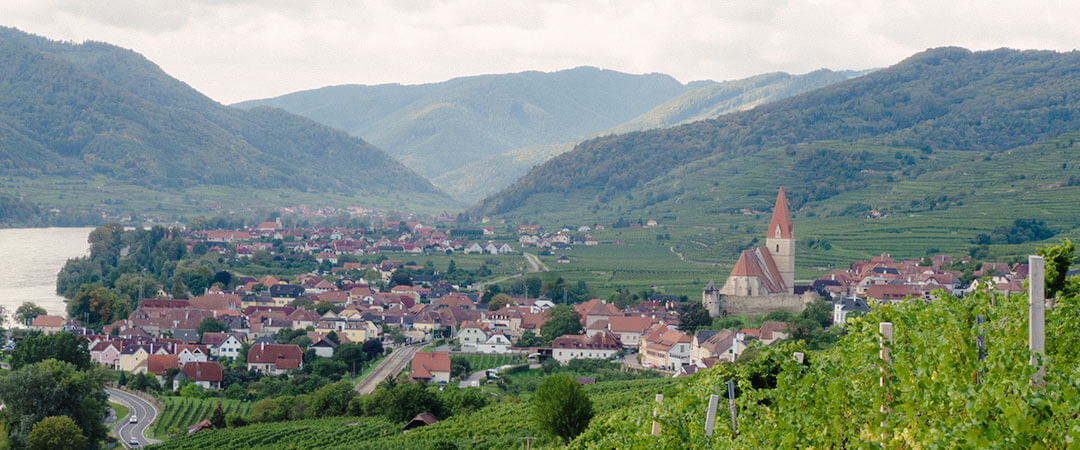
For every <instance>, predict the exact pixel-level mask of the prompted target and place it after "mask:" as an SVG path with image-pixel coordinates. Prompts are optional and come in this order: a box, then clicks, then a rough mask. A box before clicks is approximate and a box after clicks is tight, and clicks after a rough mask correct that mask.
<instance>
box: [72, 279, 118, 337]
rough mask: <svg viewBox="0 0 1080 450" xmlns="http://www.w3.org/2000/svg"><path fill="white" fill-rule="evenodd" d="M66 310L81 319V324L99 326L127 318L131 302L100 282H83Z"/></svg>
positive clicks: (91, 326)
mask: <svg viewBox="0 0 1080 450" xmlns="http://www.w3.org/2000/svg"><path fill="white" fill-rule="evenodd" d="M67 310H68V315H70V316H71V317H74V318H77V319H80V320H82V321H83V325H86V326H87V327H90V328H101V326H102V325H105V324H107V323H111V322H112V321H114V320H118V319H123V318H127V316H128V315H130V314H131V303H129V302H128V301H126V300H124V299H121V298H120V296H118V295H116V294H115V293H113V292H112V291H110V290H109V289H108V288H106V287H104V286H102V285H100V284H84V285H82V286H79V290H78V291H77V292H76V293H75V297H74V298H72V299H71V301H70V302H68V306H67Z"/></svg>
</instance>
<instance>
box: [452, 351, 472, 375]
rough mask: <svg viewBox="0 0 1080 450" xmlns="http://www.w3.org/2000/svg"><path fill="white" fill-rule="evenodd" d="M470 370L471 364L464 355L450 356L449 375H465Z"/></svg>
mask: <svg viewBox="0 0 1080 450" xmlns="http://www.w3.org/2000/svg"><path fill="white" fill-rule="evenodd" d="M471 371H472V364H469V358H466V357H464V356H453V357H450V376H451V377H465V376H468V375H469V372H471Z"/></svg>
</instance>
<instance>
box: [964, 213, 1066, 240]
mask: <svg viewBox="0 0 1080 450" xmlns="http://www.w3.org/2000/svg"><path fill="white" fill-rule="evenodd" d="M1055 234H1057V230H1055V229H1053V228H1051V227H1050V226H1048V225H1046V222H1044V221H1042V220H1037V219H1016V220H1014V221H1013V223H1011V224H1009V225H1002V226H1000V227H997V228H994V231H992V232H990V234H986V233H980V234H978V235H976V236H975V238H973V239H972V240H971V243H972V244H976V245H989V244H1023V243H1025V242H1033V241H1041V240H1044V239H1050V238H1052V237H1054V235H1055Z"/></svg>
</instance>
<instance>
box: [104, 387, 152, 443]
mask: <svg viewBox="0 0 1080 450" xmlns="http://www.w3.org/2000/svg"><path fill="white" fill-rule="evenodd" d="M106 392H107V393H108V394H109V401H111V402H113V403H119V404H121V405H124V406H126V407H127V408H128V414H127V415H126V416H124V417H117V418H116V421H117V422H116V426H115V432H116V435H117V436H118V437H119V438H120V442H121V443H122V444H123V445H124V447H125V448H132V445H131V444H130V442H131V441H132V440H135V442H138V443H139V446H140V447H142V446H145V445H150V444H156V443H159V442H161V441H159V440H156V439H150V438H148V437H146V430H147V428H150V424H152V423H153V422H154V419H156V418H157V416H158V414H159V412H158V410H157V407H155V406H154V405H153V404H152V403H150V402H148V401H146V400H143V399H142V398H140V397H139V396H136V395H134V394H129V393H127V392H124V391H121V390H119V389H106ZM132 414H135V418H136V419H137V420H138V422H136V423H131V422H130V419H129V417H131V415H132Z"/></svg>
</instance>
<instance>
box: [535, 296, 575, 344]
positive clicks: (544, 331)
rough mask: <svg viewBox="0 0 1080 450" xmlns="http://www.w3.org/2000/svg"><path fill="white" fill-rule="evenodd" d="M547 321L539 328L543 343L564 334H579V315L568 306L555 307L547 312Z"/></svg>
mask: <svg viewBox="0 0 1080 450" xmlns="http://www.w3.org/2000/svg"><path fill="white" fill-rule="evenodd" d="M547 316H548V320H547V322H544V324H543V325H541V326H540V334H541V335H542V336H543V337H544V340H545V341H548V342H550V341H551V340H553V339H555V338H557V337H559V336H562V335H564V334H581V332H582V328H581V315H580V314H578V312H577V311H574V308H573V307H571V306H569V305H555V306H554V307H552V308H549V309H548V310H547Z"/></svg>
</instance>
